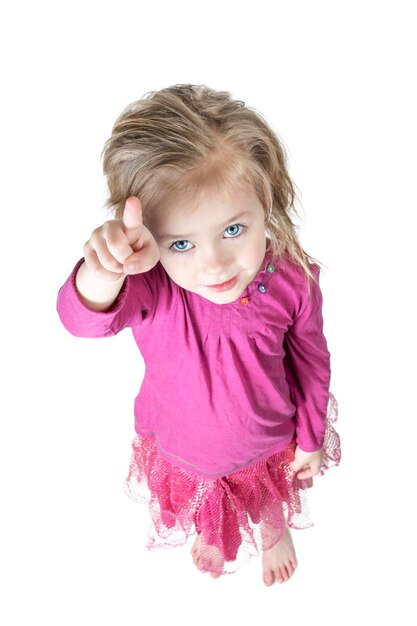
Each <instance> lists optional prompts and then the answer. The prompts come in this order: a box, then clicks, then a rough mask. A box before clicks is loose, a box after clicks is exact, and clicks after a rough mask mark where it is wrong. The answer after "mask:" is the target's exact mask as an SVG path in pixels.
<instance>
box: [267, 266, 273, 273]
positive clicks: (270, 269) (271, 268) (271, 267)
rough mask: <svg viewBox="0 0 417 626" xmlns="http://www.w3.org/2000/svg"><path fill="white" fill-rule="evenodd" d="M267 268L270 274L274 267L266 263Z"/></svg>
mask: <svg viewBox="0 0 417 626" xmlns="http://www.w3.org/2000/svg"><path fill="white" fill-rule="evenodd" d="M267 270H268V272H271V274H272V272H275V267H274V266H273V265H268V267H267Z"/></svg>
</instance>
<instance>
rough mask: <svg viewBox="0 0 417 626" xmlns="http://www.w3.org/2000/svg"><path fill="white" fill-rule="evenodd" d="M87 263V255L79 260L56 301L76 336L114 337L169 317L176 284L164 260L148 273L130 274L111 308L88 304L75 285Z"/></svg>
mask: <svg viewBox="0 0 417 626" xmlns="http://www.w3.org/2000/svg"><path fill="white" fill-rule="evenodd" d="M83 262H84V258H82V259H80V260H79V261H78V262H77V263H76V265H75V267H74V269H73V270H72V272H71V274H70V276H69V277H68V278H67V280H66V281H65V283H64V284H63V285H62V287H61V288H60V289H59V292H58V297H57V304H56V309H57V312H58V315H59V318H60V320H61V322H62V324H63V325H64V327H65V328H66V330H68V331H69V332H70V333H71V334H72V335H74V336H75V337H90V338H93V337H110V336H112V335H116V334H117V333H119V332H120V331H121V330H123V329H124V328H126V327H128V326H130V327H133V326H141V327H145V326H147V325H149V324H151V323H153V322H155V321H158V320H159V321H161V320H162V319H165V318H167V317H168V314H169V311H170V307H171V304H172V303H173V299H174V293H173V286H172V285H173V283H171V281H170V280H169V278H168V276H167V275H166V273H165V271H164V270H163V268H162V266H161V265H160V263H157V265H156V266H155V267H153V268H152V269H151V270H149V271H148V272H144V273H142V274H135V275H131V276H126V278H125V282H124V283H123V287H122V288H121V290H120V292H119V294H118V296H117V298H116V300H115V301H114V302H113V304H112V306H111V307H110V309H107V310H106V311H94V310H92V309H89V308H88V307H86V306H85V304H84V303H83V302H82V300H81V298H80V295H79V293H78V291H77V288H76V286H75V277H76V274H77V271H78V269H79V267H80V266H81V265H82V263H83ZM165 287H166V289H164V288H165ZM157 304H158V306H157Z"/></svg>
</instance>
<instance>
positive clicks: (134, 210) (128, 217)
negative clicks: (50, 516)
mask: <svg viewBox="0 0 417 626" xmlns="http://www.w3.org/2000/svg"><path fill="white" fill-rule="evenodd" d="M122 219H123V226H124V227H125V228H127V229H129V230H133V229H136V228H140V227H141V226H142V225H143V220H142V205H141V203H140V200H139V198H137V197H136V196H129V198H127V200H126V202H125V208H124V210H123V218H122Z"/></svg>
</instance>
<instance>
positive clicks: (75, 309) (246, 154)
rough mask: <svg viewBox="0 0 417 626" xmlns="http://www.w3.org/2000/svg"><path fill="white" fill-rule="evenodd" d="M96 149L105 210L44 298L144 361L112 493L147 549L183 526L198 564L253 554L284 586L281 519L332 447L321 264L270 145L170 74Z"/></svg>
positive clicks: (270, 578)
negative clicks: (144, 527)
mask: <svg viewBox="0 0 417 626" xmlns="http://www.w3.org/2000/svg"><path fill="white" fill-rule="evenodd" d="M103 153H104V159H103V169H104V173H105V175H106V178H107V182H108V186H109V191H110V196H109V198H108V200H107V202H106V206H107V207H108V208H111V209H112V213H113V219H111V220H109V221H107V222H105V223H104V224H103V225H102V226H100V227H99V228H96V229H95V230H94V231H93V233H92V234H91V237H90V239H89V240H88V241H87V242H86V243H85V245H84V249H83V251H84V257H83V258H82V259H80V260H79V261H78V262H77V263H76V265H75V267H74V269H73V271H72V273H71V274H70V276H69V277H68V279H67V280H66V282H65V283H64V285H63V286H62V287H61V289H60V290H59V294H58V300H57V310H58V314H59V317H60V319H61V321H62V323H63V325H64V326H65V328H66V329H67V330H68V331H69V332H70V333H72V334H73V335H75V336H77V337H108V336H112V335H115V334H117V333H118V332H120V331H121V330H123V329H124V328H126V327H130V328H131V329H132V333H133V336H134V339H135V341H136V343H137V345H138V348H139V350H140V352H141V354H142V356H143V359H144V362H145V366H146V370H145V375H144V379H143V382H142V385H141V388H140V391H139V393H138V395H137V397H136V400H135V404H134V415H135V432H136V434H135V438H134V439H133V442H132V449H133V452H132V456H131V460H130V468H129V475H128V477H127V478H126V481H125V488H126V492H127V493H128V495H129V496H130V497H132V498H134V499H136V500H138V501H140V502H147V503H148V508H149V513H150V517H151V520H152V523H151V528H150V530H149V536H148V540H147V544H146V547H147V549H153V548H158V547H173V546H176V545H182V544H184V543H185V542H186V540H187V538H188V537H189V536H190V535H193V534H195V533H196V534H197V537H196V541H195V544H194V546H193V548H192V550H191V553H192V555H193V560H194V564H195V565H196V566H197V568H198V569H199V570H200V571H202V572H211V576H212V577H213V578H218V577H219V576H220V575H221V574H230V573H233V572H235V571H236V570H237V569H238V568H239V567H241V566H242V565H243V564H244V563H245V562H247V561H248V559H249V558H250V557H252V556H254V555H259V551H260V550H261V551H262V570H263V580H264V583H265V584H266V585H272V584H273V583H274V582H275V581H278V582H283V581H284V580H287V579H288V578H289V577H290V576H291V575H292V574H293V572H294V569H295V568H296V566H297V560H296V555H295V550H294V545H293V543H292V538H291V535H290V531H289V528H288V527H291V528H298V529H301V528H307V527H310V526H312V525H313V523H312V522H311V521H310V519H309V515H308V510H307V504H306V499H305V494H306V489H307V488H310V487H312V484H313V481H312V477H313V476H316V475H318V474H323V473H324V472H325V471H326V470H328V468H329V467H331V466H333V465H338V464H339V462H340V459H341V451H340V439H339V436H338V434H337V433H336V431H335V430H334V428H333V426H332V424H331V422H335V421H336V419H337V402H336V400H335V398H334V396H333V395H332V394H331V393H330V391H329V384H330V353H329V351H328V349H327V343H326V339H325V337H324V335H323V318H322V295H321V291H320V287H319V272H320V268H319V266H318V265H317V264H316V263H314V259H313V257H310V256H309V255H308V254H307V253H306V252H304V250H303V249H302V247H301V245H300V243H299V241H298V238H297V234H296V230H295V226H294V224H293V223H292V221H291V216H290V211H291V209H294V198H295V192H294V186H293V183H292V181H291V179H290V177H289V175H288V172H287V166H286V162H287V158H286V154H285V151H284V149H283V147H282V145H281V143H280V141H279V139H278V138H277V136H276V134H274V132H273V131H272V130H271V128H270V127H269V126H268V125H267V123H266V122H265V120H264V119H263V118H262V117H261V116H260V115H259V114H258V113H257V112H255V110H253V109H250V108H249V107H246V106H245V104H244V103H243V102H241V101H239V100H233V99H231V96H230V94H229V93H227V92H218V91H214V90H212V89H209V88H207V87H206V86H204V85H198V86H195V85H175V86H172V87H169V88H166V89H161V90H160V91H155V92H150V93H148V94H145V96H144V97H143V98H142V99H140V100H138V101H137V102H134V103H132V104H131V105H129V106H128V107H127V108H125V110H124V111H123V112H122V113H121V115H120V116H119V118H118V119H117V120H116V123H115V125H114V127H113V130H112V134H111V137H110V138H109V140H108V141H107V143H106V144H105V147H104V150H103ZM310 260H311V261H312V262H311V263H310Z"/></svg>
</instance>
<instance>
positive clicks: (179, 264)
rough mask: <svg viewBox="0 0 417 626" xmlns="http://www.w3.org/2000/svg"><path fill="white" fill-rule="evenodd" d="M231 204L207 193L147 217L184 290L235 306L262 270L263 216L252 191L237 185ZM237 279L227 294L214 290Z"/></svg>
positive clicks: (169, 271) (167, 267) (168, 269)
mask: <svg viewBox="0 0 417 626" xmlns="http://www.w3.org/2000/svg"><path fill="white" fill-rule="evenodd" d="M229 197H230V198H231V199H230V200H229V201H228V200H225V199H222V198H221V197H220V196H218V195H217V194H216V193H215V192H209V193H207V194H205V195H203V196H202V197H201V199H200V200H199V201H197V200H194V201H191V200H187V201H184V202H179V203H177V204H175V205H169V206H167V208H164V209H163V210H161V211H159V212H158V211H155V212H154V213H152V215H150V216H148V219H147V221H146V226H147V228H148V229H149V230H150V231H151V233H152V235H153V237H154V238H155V240H156V243H157V244H158V247H159V250H160V255H161V257H160V262H161V264H162V266H163V267H164V269H165V271H166V272H167V274H168V275H169V276H170V278H171V279H172V280H173V281H174V282H175V283H177V285H179V286H180V287H183V288H184V289H187V290H188V291H192V292H193V293H196V294H198V295H200V296H203V297H204V298H206V299H207V300H210V302H214V303H216V304H227V303H229V302H233V301H234V300H236V299H237V298H239V296H240V295H241V294H242V293H243V291H244V290H245V288H246V287H247V285H249V283H250V282H252V280H253V279H254V278H255V277H256V275H257V274H258V272H259V271H260V270H261V269H262V266H263V260H264V257H265V251H266V233H265V223H264V211H263V208H262V205H261V203H260V202H259V200H258V197H257V196H256V194H255V192H254V191H253V190H248V189H247V188H245V187H242V186H237V185H235V186H233V187H232V188H231V191H230V195H229ZM231 279H235V280H234V281H233V283H232V284H231V285H230V286H228V285H226V286H225V287H226V288H225V289H223V290H218V289H217V290H215V289H213V285H219V284H221V283H224V282H228V281H230V280H231Z"/></svg>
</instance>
